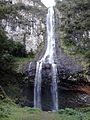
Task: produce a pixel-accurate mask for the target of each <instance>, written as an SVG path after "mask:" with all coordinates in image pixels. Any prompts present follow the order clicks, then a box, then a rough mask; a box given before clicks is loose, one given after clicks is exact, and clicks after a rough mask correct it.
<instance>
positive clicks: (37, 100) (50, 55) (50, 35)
mask: <svg viewBox="0 0 90 120" xmlns="http://www.w3.org/2000/svg"><path fill="white" fill-rule="evenodd" d="M54 25H55V20H54V9H53V7H50V8H48V14H47V48H46V51H45V54H44V56H43V57H42V58H41V60H39V61H38V62H37V66H36V76H35V85H34V107H35V108H40V109H42V105H41V82H42V75H41V72H42V65H43V63H49V64H51V66H52V85H51V94H52V102H53V108H52V111H57V110H58V92H57V65H56V64H55V56H56V49H55V32H54V29H55V26H54Z"/></svg>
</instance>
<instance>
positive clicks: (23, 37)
mask: <svg viewBox="0 0 90 120" xmlns="http://www.w3.org/2000/svg"><path fill="white" fill-rule="evenodd" d="M4 2H5V3H6V4H7V5H8V4H9V5H11V6H13V8H14V9H15V11H14V12H13V13H12V14H10V15H8V16H7V19H3V20H2V26H3V27H4V29H5V31H6V32H7V36H8V37H9V38H10V39H12V40H14V41H17V42H21V43H22V44H24V45H25V46H26V50H27V52H30V51H31V50H32V51H34V52H36V51H37V49H38V47H39V46H40V44H41V43H42V42H43V41H44V34H45V23H44V21H45V20H44V19H45V17H44V16H45V15H46V8H45V6H44V5H43V4H42V3H41V2H40V0H26V1H24V0H4Z"/></svg>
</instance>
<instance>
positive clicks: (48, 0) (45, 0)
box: [41, 0, 55, 7]
mask: <svg viewBox="0 0 90 120" xmlns="http://www.w3.org/2000/svg"><path fill="white" fill-rule="evenodd" d="M41 1H42V2H43V3H44V5H45V6H46V7H50V6H54V5H55V1H54V0H41Z"/></svg>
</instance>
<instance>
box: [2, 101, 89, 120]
mask: <svg viewBox="0 0 90 120" xmlns="http://www.w3.org/2000/svg"><path fill="white" fill-rule="evenodd" d="M0 120H90V107H85V108H80V109H76V110H73V109H70V108H66V109H61V110H59V111H58V112H56V113H55V112H43V111H40V110H39V109H33V108H29V107H23V108H22V107H20V106H19V105H16V104H14V103H13V102H12V101H11V100H4V101H1V100H0Z"/></svg>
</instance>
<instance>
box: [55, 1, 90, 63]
mask: <svg viewBox="0 0 90 120" xmlns="http://www.w3.org/2000/svg"><path fill="white" fill-rule="evenodd" d="M57 8H58V9H59V11H60V12H61V14H62V19H61V23H62V25H61V27H60V31H62V32H63V35H62V39H63V41H62V46H64V49H65V50H66V51H68V52H69V54H71V55H77V54H79V55H82V56H84V57H85V59H87V62H88V63H89V64H88V65H90V1H89V0H63V1H62V2H57Z"/></svg>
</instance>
